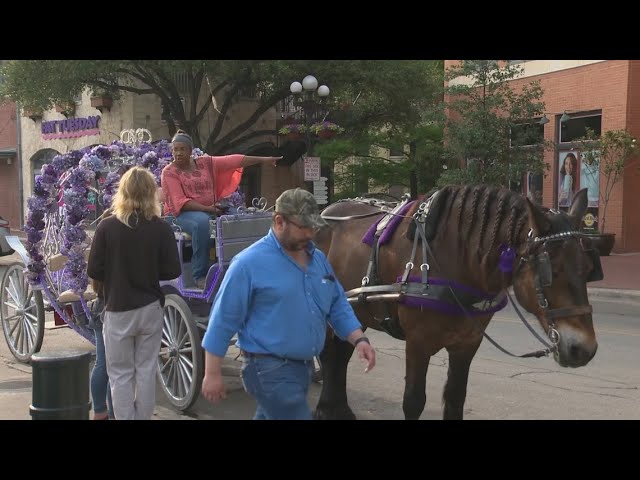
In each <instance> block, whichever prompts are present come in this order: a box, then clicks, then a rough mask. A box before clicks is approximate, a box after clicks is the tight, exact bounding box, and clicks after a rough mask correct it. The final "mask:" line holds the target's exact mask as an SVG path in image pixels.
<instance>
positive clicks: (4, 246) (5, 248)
mask: <svg viewBox="0 0 640 480" xmlns="http://www.w3.org/2000/svg"><path fill="white" fill-rule="evenodd" d="M6 235H11V225H9V221H8V220H5V219H4V218H2V217H0V257H4V256H5V255H11V254H12V253H13V248H11V247H10V246H9V244H8V243H7V241H6V240H5V238H4V237H5V236H6Z"/></svg>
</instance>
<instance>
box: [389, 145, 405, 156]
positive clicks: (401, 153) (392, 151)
mask: <svg viewBox="0 0 640 480" xmlns="http://www.w3.org/2000/svg"><path fill="white" fill-rule="evenodd" d="M389 158H404V150H403V149H402V148H393V147H392V148H390V149H389Z"/></svg>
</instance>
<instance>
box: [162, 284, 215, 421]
mask: <svg viewBox="0 0 640 480" xmlns="http://www.w3.org/2000/svg"><path fill="white" fill-rule="evenodd" d="M200 341H201V339H200V334H199V331H198V326H197V325H196V322H195V321H194V320H193V317H192V315H191V310H190V309H189V306H188V305H187V303H186V302H185V301H184V300H183V299H182V298H181V297H180V296H178V295H174V294H170V295H167V296H166V297H165V300H164V323H163V327H162V343H161V345H160V354H159V355H158V378H159V379H160V384H161V385H162V389H163V390H164V393H165V395H166V396H167V398H168V399H169V402H171V404H172V405H173V406H174V407H176V408H177V409H179V410H187V409H189V408H190V407H191V406H192V405H193V404H194V403H195V402H196V400H198V396H199V395H200V388H201V386H202V377H203V374H204V372H203V360H204V359H203V354H202V346H201V345H200Z"/></svg>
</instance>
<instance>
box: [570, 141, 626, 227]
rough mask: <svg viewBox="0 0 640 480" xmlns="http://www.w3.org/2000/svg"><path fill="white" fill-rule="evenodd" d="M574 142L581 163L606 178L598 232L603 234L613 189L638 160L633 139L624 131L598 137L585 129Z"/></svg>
mask: <svg viewBox="0 0 640 480" xmlns="http://www.w3.org/2000/svg"><path fill="white" fill-rule="evenodd" d="M576 143H577V144H578V145H579V146H580V147H581V148H582V158H583V160H584V163H586V164H587V165H589V166H592V167H597V168H598V169H599V170H600V175H602V176H603V177H604V178H605V185H604V189H602V188H601V189H600V205H601V207H602V212H601V213H600V231H602V232H606V230H605V225H606V220H607V207H608V206H609V200H610V199H611V193H612V192H613V187H614V186H615V185H616V184H617V183H618V182H619V181H620V180H621V179H622V175H623V174H624V171H625V169H627V168H628V167H630V166H631V165H632V164H634V163H636V161H637V160H638V148H637V142H636V138H635V137H634V136H633V135H631V134H630V133H629V132H627V131H626V130H608V131H606V132H604V133H603V134H602V135H600V136H598V135H596V133H595V132H594V131H593V130H592V129H590V128H587V133H586V135H585V136H584V137H582V138H579V139H578V140H577V141H576Z"/></svg>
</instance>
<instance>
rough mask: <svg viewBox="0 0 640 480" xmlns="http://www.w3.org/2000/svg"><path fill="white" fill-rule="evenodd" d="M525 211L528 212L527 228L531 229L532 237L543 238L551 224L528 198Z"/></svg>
mask: <svg viewBox="0 0 640 480" xmlns="http://www.w3.org/2000/svg"><path fill="white" fill-rule="evenodd" d="M525 200H526V201H527V211H528V212H529V228H531V231H532V234H533V236H534V237H543V236H544V234H545V233H547V232H548V231H549V230H551V222H550V221H549V219H548V218H547V217H546V215H545V214H544V212H543V211H542V210H540V209H539V208H538V206H537V205H535V204H534V203H532V202H531V200H529V199H528V198H526V199H525Z"/></svg>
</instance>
